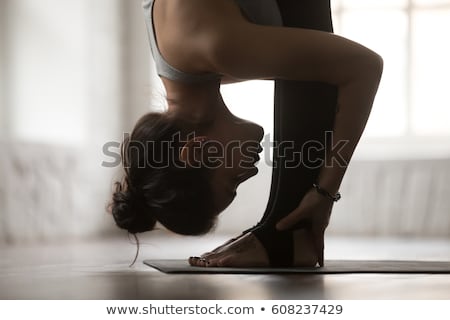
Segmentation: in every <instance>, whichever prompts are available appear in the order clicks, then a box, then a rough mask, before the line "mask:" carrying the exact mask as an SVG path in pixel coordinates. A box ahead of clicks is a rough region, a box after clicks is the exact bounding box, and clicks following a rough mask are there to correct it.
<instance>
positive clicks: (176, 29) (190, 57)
mask: <svg viewBox="0 0 450 320" xmlns="http://www.w3.org/2000/svg"><path fill="white" fill-rule="evenodd" d="M153 16H154V25H155V29H156V36H157V41H158V46H159V49H160V51H161V52H162V54H163V56H164V57H165V58H166V60H168V61H169V63H170V64H172V65H173V66H175V67H177V68H179V69H181V70H184V71H187V72H194V73H195V72H211V71H214V70H211V68H212V67H213V65H214V64H215V63H214V62H215V61H216V60H217V59H218V58H219V57H218V56H217V55H218V54H219V56H222V55H223V54H226V52H223V48H224V47H227V46H226V44H225V42H228V41H229V40H230V39H231V38H232V37H233V34H234V33H235V32H236V30H238V29H242V27H241V26H242V25H244V24H250V23H249V22H248V21H247V20H246V18H245V17H244V16H243V15H242V13H241V11H240V8H239V6H238V5H237V4H236V2H235V1H231V0H214V1H211V0H189V1H186V0H164V1H162V0H156V1H155V4H154V11H153ZM180 52H183V54H182V55H180Z"/></svg>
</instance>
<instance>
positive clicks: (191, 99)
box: [112, 0, 383, 267]
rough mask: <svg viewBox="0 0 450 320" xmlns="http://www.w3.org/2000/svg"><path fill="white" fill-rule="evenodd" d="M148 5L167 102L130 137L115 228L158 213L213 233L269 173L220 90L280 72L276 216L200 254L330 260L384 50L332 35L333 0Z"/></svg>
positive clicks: (257, 261) (257, 132)
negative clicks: (241, 189)
mask: <svg viewBox="0 0 450 320" xmlns="http://www.w3.org/2000/svg"><path fill="white" fill-rule="evenodd" d="M144 12H145V17H146V22H147V27H148V33H149V39H150V44H151V49H152V53H153V57H154V59H155V62H156V66H157V71H158V74H159V76H160V77H161V79H162V82H163V84H164V86H165V89H166V93H167V103H168V110H167V111H166V112H163V113H148V114H146V115H144V116H143V117H142V118H141V119H140V120H139V121H138V123H137V124H136V126H135V128H134V130H133V132H132V134H131V136H130V137H129V139H126V140H125V141H124V142H123V144H122V159H123V164H124V168H125V177H124V179H123V181H122V182H120V183H116V190H115V193H114V194H113V201H112V214H113V216H114V219H115V221H116V224H117V225H118V226H119V227H121V228H123V229H126V230H128V231H129V232H130V233H132V234H136V233H138V232H145V231H148V230H151V229H153V228H154V226H155V223H156V222H157V221H158V222H160V223H161V224H162V225H164V226H165V227H167V228H168V229H170V230H172V231H174V232H176V233H180V234H190V235H195V234H202V233H206V232H208V231H209V230H210V229H211V228H212V227H213V226H214V223H215V221H216V218H217V215H218V214H219V213H220V212H221V211H223V210H224V209H225V208H226V207H227V206H228V205H229V204H230V203H231V202H232V200H233V198H234V196H235V195H236V188H237V187H238V185H239V184H240V183H242V182H244V181H245V180H247V179H248V178H250V177H251V176H253V175H255V174H256V173H257V170H256V167H255V166H254V163H255V162H256V161H257V160H258V155H257V154H258V152H260V151H261V149H260V146H259V142H260V141H261V139H262V137H263V130H262V128H261V127H260V126H258V125H256V124H254V123H251V122H249V121H246V120H243V119H239V118H237V117H235V116H234V115H233V114H231V113H230V111H229V110H228V109H227V107H226V105H225V104H224V102H223V100H222V97H221V94H220V91H219V89H220V85H221V84H224V83H230V82H237V81H245V80H250V79H273V80H275V108H274V115H275V116H274V119H275V122H274V134H275V137H274V138H275V139H274V140H275V142H279V147H278V148H275V149H274V168H273V175H272V184H271V192H270V196H269V201H268V205H267V208H266V211H265V212H264V214H263V217H262V219H261V220H260V222H259V223H258V224H257V225H256V226H254V227H252V228H250V229H248V230H246V231H244V232H243V233H242V234H241V235H240V236H238V237H236V238H234V239H231V240H230V241H228V242H227V243H225V244H224V245H222V246H220V247H218V248H216V249H214V250H212V251H211V252H208V253H205V254H203V255H202V256H200V257H191V258H189V263H190V264H191V265H195V266H205V267H207V266H229V267H257V266H275V267H277V266H315V265H316V264H319V265H320V266H323V250H324V233H325V229H326V227H327V226H328V223H329V218H330V214H331V210H332V206H333V203H334V202H335V201H337V200H338V199H339V197H340V194H339V192H338V189H339V186H340V184H341V181H342V179H343V176H344V174H345V171H346V167H347V165H348V163H349V161H350V159H351V157H352V154H353V151H354V149H355V148H356V145H357V143H358V141H359V139H360V136H361V134H362V132H363V130H364V127H365V125H366V122H367V119H368V117H369V113H370V110H371V107H372V103H373V100H374V97H375V94H376V91H377V89H378V84H379V81H380V78H381V74H382V68H383V63H382V59H381V58H380V56H379V55H377V54H376V53H374V52H373V51H371V50H369V49H367V48H365V47H364V46H362V45H360V44H357V43H355V42H352V41H350V40H347V39H345V38H342V37H339V36H336V35H334V34H332V24H331V15H330V4H329V0H278V1H276V0H258V1H253V0H144ZM326 132H332V141H330V139H326ZM329 137H330V135H329ZM311 141H312V142H313V144H311V146H312V148H311V149H310V150H309V151H308V152H307V154H302V155H301V156H300V158H299V151H300V150H302V151H305V149H304V148H303V149H302V147H304V146H305V144H307V143H311ZM148 142H151V143H150V144H149V143H148ZM284 142H291V144H287V145H286V147H285V148H283V147H282V145H283V143H284ZM230 145H233V146H238V147H234V148H228V146H230ZM320 146H323V147H325V148H321V147H320ZM325 150H326V152H325ZM310 151H314V152H310ZM230 158H232V161H229V159H230ZM230 163H231V165H230ZM161 164H164V165H161Z"/></svg>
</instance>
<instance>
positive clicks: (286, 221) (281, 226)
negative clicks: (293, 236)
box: [275, 210, 302, 231]
mask: <svg viewBox="0 0 450 320" xmlns="http://www.w3.org/2000/svg"><path fill="white" fill-rule="evenodd" d="M301 219H302V216H301V211H298V210H294V211H292V212H291V213H289V214H288V215H287V216H286V217H284V218H283V219H281V220H280V221H278V223H277V224H276V226H275V227H276V229H277V230H279V231H283V230H287V229H290V228H292V227H294V226H295V225H296V224H297V223H298V222H299V221H300V220H301Z"/></svg>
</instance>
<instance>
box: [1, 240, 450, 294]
mask: <svg viewBox="0 0 450 320" xmlns="http://www.w3.org/2000/svg"><path fill="white" fill-rule="evenodd" d="M225 238H226V237H223V236H222V237H220V236H208V237H205V238H200V239H199V238H184V237H177V236H171V237H168V238H167V237H166V238H162V237H160V236H159V235H152V236H146V237H145V238H142V239H141V241H142V242H143V244H142V245H141V253H140V256H139V259H138V262H137V263H136V265H135V266H133V267H131V268H130V267H128V264H129V263H130V262H131V261H132V259H133V257H134V253H135V251H134V250H135V247H134V245H133V244H131V243H130V242H129V240H128V238H127V237H119V238H113V239H104V240H102V241H98V240H95V241H94V240H92V241H89V240H85V241H83V242H81V243H80V242H72V243H70V242H68V243H60V244H58V245H39V246H37V245H31V246H30V245H29V246H24V245H22V246H3V247H0V251H1V260H0V288H1V290H0V299H168V300H175V299H282V300H285V299H314V300H315V299H337V300H339V299H450V289H449V288H450V275H433V274H403V275H402V274H355V275H352V274H350V275H217V274H216V275H167V274H163V273H160V272H158V271H156V270H154V269H151V268H149V267H147V266H145V265H143V263H142V260H144V259H147V258H183V257H187V256H190V255H195V254H199V253H201V252H203V251H206V250H207V249H208V248H212V247H214V246H216V245H218V244H220V243H221V242H222V241H223V240H224V239H225ZM326 257H328V258H330V259H416V260H417V259H422V260H445V261H450V241H448V240H447V241H439V240H420V241H419V240H411V239H410V240H407V241H406V240H399V239H361V238H359V239H345V238H328V239H327V250H326Z"/></svg>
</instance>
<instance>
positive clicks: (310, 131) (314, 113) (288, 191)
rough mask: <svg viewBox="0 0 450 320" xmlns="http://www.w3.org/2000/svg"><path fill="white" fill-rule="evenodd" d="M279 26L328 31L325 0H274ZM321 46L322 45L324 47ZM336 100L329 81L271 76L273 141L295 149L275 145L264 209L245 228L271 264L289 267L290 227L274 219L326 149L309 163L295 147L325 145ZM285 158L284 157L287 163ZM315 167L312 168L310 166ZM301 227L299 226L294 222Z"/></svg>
mask: <svg viewBox="0 0 450 320" xmlns="http://www.w3.org/2000/svg"><path fill="white" fill-rule="evenodd" d="M278 5H279V7H280V11H281V15H282V17H283V23H284V26H287V27H296V28H307V29H316V30H321V31H328V32H332V31H333V27H332V21H331V9H330V2H329V0H278ZM325 50H326V49H325ZM336 105H337V90H336V88H335V87H334V86H331V85H327V84H324V83H318V82H304V81H286V80H276V81H275V105H274V140H275V142H289V141H292V142H293V143H294V146H295V147H294V149H292V148H289V147H288V145H286V146H287V148H281V147H280V148H275V149H274V156H273V157H274V167H273V170H272V183H271V190H270V196H269V201H268V204H267V208H266V211H265V213H264V215H263V217H262V219H261V221H260V222H259V223H258V225H257V226H255V227H254V228H252V229H250V231H252V232H253V233H254V234H255V235H256V237H257V238H258V239H259V240H260V241H261V243H262V244H263V245H264V247H265V248H266V251H267V253H268V256H269V259H270V262H271V265H272V266H290V265H292V262H293V249H294V248H293V243H292V242H293V240H292V231H285V232H277V231H276V230H275V224H276V223H277V222H278V221H279V220H280V219H281V218H282V217H284V216H286V215H287V214H288V213H290V212H291V211H292V210H293V209H295V208H296V207H297V206H298V204H299V203H300V201H301V199H302V198H303V196H304V195H305V194H306V192H307V191H308V190H309V189H310V188H311V187H312V184H313V183H314V182H315V180H316V179H317V176H318V173H319V170H320V168H318V167H317V162H316V161H317V160H320V159H322V160H323V159H324V155H325V153H324V152H323V151H322V152H316V153H315V154H311V155H310V156H313V159H311V160H312V161H313V163H309V165H308V162H306V157H305V156H306V155H303V157H302V159H301V160H302V161H303V162H302V163H301V164H300V165H299V166H298V167H292V164H293V162H292V160H293V159H294V160H295V162H297V163H298V162H299V161H300V158H299V156H298V155H297V156H296V157H294V152H297V153H298V151H300V150H301V148H302V146H303V145H305V143H307V142H308V141H318V142H320V143H322V145H324V144H325V132H326V131H331V130H332V129H333V124H334V117H335V111H336ZM286 161H288V162H286ZM312 166H315V167H316V168H313V169H312V168H311V167H312ZM299 227H301V226H299Z"/></svg>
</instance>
